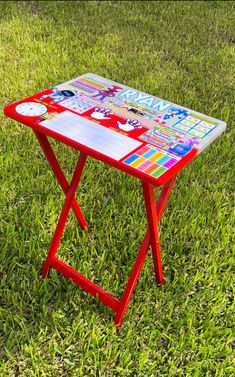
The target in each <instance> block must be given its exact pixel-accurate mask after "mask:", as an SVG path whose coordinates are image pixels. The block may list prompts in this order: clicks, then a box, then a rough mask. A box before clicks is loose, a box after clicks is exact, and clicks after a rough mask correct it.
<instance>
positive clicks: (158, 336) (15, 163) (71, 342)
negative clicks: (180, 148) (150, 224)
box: [0, 1, 235, 377]
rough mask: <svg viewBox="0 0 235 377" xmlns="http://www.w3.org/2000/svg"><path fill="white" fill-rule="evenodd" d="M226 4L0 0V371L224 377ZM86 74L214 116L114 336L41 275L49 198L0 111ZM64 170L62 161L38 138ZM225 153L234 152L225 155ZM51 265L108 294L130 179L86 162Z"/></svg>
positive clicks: (229, 43) (128, 232)
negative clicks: (216, 122)
mask: <svg viewBox="0 0 235 377" xmlns="http://www.w3.org/2000/svg"><path fill="white" fill-rule="evenodd" d="M234 25H235V2H223V1H221V2H220V1H219V2H217V1H216V2H205V1H203V2H187V1H185V2H181V1H178V2H170V1H169V2H153V1H151V2H144V1H143V2H116V1H108V2H90V1H89V2H70V1H67V2H65V1H64V2H54V1H53V2H34V1H20V2H10V1H1V2H0V78H1V89H0V92H1V96H0V107H1V114H0V117H1V122H0V128H1V130H0V148H1V149H0V150H1V154H0V165H1V170H0V182H1V190H0V204H1V207H0V208H1V220H0V377H4V376H6V377H11V376H22V377H30V376H35V377H36V376H40V377H41V376H42V377H43V376H46V377H47V376H56V377H59V376H61V377H62V376H66V377H67V376H74V377H77V376H89V377H90V376H96V377H98V376H101V377H106V376H138V377H139V376H153V377H155V376H160V377H161V376H166V377H171V376H193V377H201V376H213V377H214V376H215V377H219V376H234V375H235V363H234V357H235V355H234V349H233V346H234V344H233V341H234V335H235V332H234V316H233V315H234V312H235V310H234V309H235V306H234V290H233V289H234V286H235V279H234V267H235V266H234V238H233V231H234V223H235V221H234V220H235V216H234V186H235V181H234V176H235V175H234V153H232V152H234V132H233V130H234V126H235V124H234V119H235V113H234V93H235V90H234V88H235V81H234V77H235V45H234V42H235V31H234ZM85 72H94V73H97V74H99V75H101V76H106V77H108V78H111V79H114V80H115V81H118V82H121V83H124V84H126V85H128V86H132V87H136V88H137V89H139V90H141V91H145V92H149V93H152V94H153V95H157V96H159V97H161V98H165V99H168V100H170V101H172V102H174V103H178V104H181V105H184V106H186V107H189V108H192V109H195V110H197V111H199V112H202V113H205V114H208V115H211V116H214V117H217V118H219V119H222V120H224V121H226V122H227V123H228V127H227V132H226V133H225V134H223V136H222V137H220V138H219V139H217V140H216V141H215V142H214V143H213V144H212V145H211V147H210V148H208V149H207V150H206V151H205V152H203V154H202V155H200V156H199V157H198V158H197V159H196V160H194V161H193V162H192V163H191V164H189V165H188V166H187V167H186V168H185V169H184V170H183V171H182V172H181V173H180V174H179V177H178V180H177V182H176V185H175V188H174V190H173V192H172V195H171V198H170V200H169V203H168V206H167V209H166V211H165V213H164V216H163V218H162V220H161V226H160V231H161V246H162V257H163V264H164V273H165V280H166V283H165V285H164V286H162V287H158V286H156V284H155V280H154V272H153V264H152V260H151V253H149V255H148V257H147V260H146V263H145V266H144V269H143V271H142V274H141V276H140V279H139V281H138V283H137V286H136V289H135V292H134V295H133V298H132V300H131V304H130V306H129V308H128V310H127V312H126V315H125V318H124V323H123V326H122V327H121V330H120V332H119V333H118V334H116V332H115V328H114V325H113V322H112V318H113V314H112V312H111V311H110V310H109V309H107V308H106V307H105V306H103V305H102V304H99V303H98V302H96V300H95V299H94V298H93V297H91V296H90V295H88V294H86V293H84V292H83V291H82V290H81V289H80V288H78V287H77V286H76V285H75V284H73V283H72V282H71V281H70V280H68V279H66V278H64V277H62V276H60V275H59V274H58V273H57V272H56V271H52V272H51V274H50V277H49V278H48V279H46V280H44V281H42V280H41V279H40V274H39V273H40V269H41V266H42V263H43V261H44V258H45V256H46V253H47V248H48V246H49V243H50V240H51V237H52V235H53V232H54V230H55V225H56V222H57V218H58V214H59V212H60V208H61V206H62V204H63V200H64V197H63V194H62V193H61V191H60V189H59V187H58V184H57V182H56V181H55V179H54V178H53V174H52V173H51V171H50V170H49V168H48V165H47V163H46V162H45V160H44V157H43V155H42V153H41V150H40V148H39V146H38V144H37V142H36V138H35V137H34V135H33V132H31V131H30V130H29V129H28V128H26V127H24V126H22V125H20V124H17V123H16V122H14V121H12V120H10V119H9V118H6V117H4V116H3V112H2V109H3V107H4V106H5V105H7V104H9V103H11V102H13V101H15V100H17V99H21V98H24V97H26V96H29V95H31V94H34V93H36V92H38V91H41V90H42V89H47V88H50V87H51V86H54V85H55V84H58V83H61V82H64V81H67V80H68V79H70V78H73V77H75V76H78V75H80V74H82V73H85ZM53 146H54V147H55V150H56V152H57V153H58V154H59V160H60V162H61V165H62V167H63V168H64V169H65V171H66V172H67V174H68V177H71V172H72V171H73V167H74V164H75V162H76V159H77V155H78V154H77V152H76V151H73V150H71V149H69V148H67V147H65V146H62V145H61V144H58V143H56V142H53ZM232 148H233V151H232ZM77 199H78V201H79V203H81V207H82V210H83V212H84V214H85V217H86V219H87V220H88V222H89V224H90V225H91V228H92V232H91V233H90V234H89V235H87V234H86V233H84V232H82V231H81V230H80V229H79V227H78V226H77V223H76V220H75V217H74V216H73V215H71V216H70V218H69V221H68V226H67V228H66V231H65V234H64V237H63V240H62V243H61V246H60V248H59V252H58V256H59V257H61V258H62V259H63V260H65V261H69V263H70V264H71V265H72V266H74V267H75V268H77V269H78V270H79V271H80V272H81V273H83V274H85V275H86V276H87V277H88V278H90V279H92V280H93V281H95V282H96V283H98V284H100V285H101V286H102V287H103V288H104V289H105V290H108V291H110V292H111V293H113V294H114V295H116V296H117V297H120V294H121V292H122V290H123V287H124V285H125V283H126V280H127V278H128V275H129V273H130V270H131V268H132V264H133V261H134V259H135V256H136V252H137V250H138V248H139V245H140V242H141V240H142V237H143V235H144V232H145V229H146V219H145V211H144V206H143V199H142V196H141V185H140V182H139V181H137V180H136V179H134V178H132V177H131V176H128V175H126V174H124V173H122V172H118V171H117V170H115V169H114V168H111V167H108V166H106V165H105V164H102V163H99V162H97V161H95V160H92V159H91V158H90V159H89V160H88V164H87V167H86V169H85V172H84V175H83V179H82V182H81V187H80V190H79V192H78V194H77Z"/></svg>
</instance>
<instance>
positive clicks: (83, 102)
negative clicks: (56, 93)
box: [60, 93, 100, 114]
mask: <svg viewBox="0 0 235 377" xmlns="http://www.w3.org/2000/svg"><path fill="white" fill-rule="evenodd" d="M99 104H100V103H99V102H98V101H96V100H95V99H93V98H91V97H89V96H87V95H85V94H83V93H78V94H77V95H76V96H74V97H71V98H68V99H65V100H63V101H62V102H60V105H62V106H63V107H65V108H66V109H69V110H73V111H75V112H76V113H78V114H82V113H84V112H86V111H87V110H90V109H92V108H93V107H95V106H98V105H99Z"/></svg>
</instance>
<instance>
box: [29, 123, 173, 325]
mask: <svg viewBox="0 0 235 377" xmlns="http://www.w3.org/2000/svg"><path fill="white" fill-rule="evenodd" d="M34 133H35V135H36V137H37V139H38V141H39V143H40V145H41V148H42V150H43V152H44V154H45V157H46V158H47V160H48V162H49V164H50V166H51V168H52V170H53V172H54V174H55V176H56V178H57V180H58V182H59V184H60V185H61V187H62V189H63V191H64V193H65V196H66V198H65V202H64V205H63V208H62V211H61V213H60V217H59V220H58V223H57V226H56V230H55V233H54V236H53V238H52V241H51V245H50V248H49V251H48V255H47V258H46V261H45V263H44V265H43V268H42V272H41V274H42V277H43V278H45V277H46V276H47V274H48V272H49V270H50V269H51V268H54V269H56V270H57V271H58V272H60V273H61V274H63V275H64V276H66V277H68V278H69V279H72V280H73V281H74V282H75V283H76V284H77V285H78V286H80V287H81V288H82V289H84V290H85V291H87V292H89V293H90V294H91V295H93V296H94V297H97V298H98V300H99V301H100V302H102V303H103V304H105V305H106V306H108V307H110V308H111V309H112V310H113V311H114V313H115V317H114V323H115V326H116V329H117V331H118V330H119V328H120V326H121V323H122V321H123V317H124V315H125V312H126V310H127V307H128V304H129V302H130V299H131V296H132V293H133V291H134V288H135V285H136V283H137V280H138V277H139V275H140V272H141V270H142V268H143V264H144V261H145V258H146V255H147V252H148V250H149V246H150V245H151V249H152V257H153V262H154V271H155V276H156V281H157V283H158V284H163V282H164V278H163V272H162V261H161V254H160V240H159V234H158V223H159V221H160V218H161V216H162V213H163V211H164V208H165V206H166V204H167V200H168V198H169V195H170V192H171V190H172V187H173V184H174V181H175V177H176V176H174V177H172V178H171V179H170V180H169V181H168V182H167V183H165V185H164V186H163V188H162V191H161V193H160V196H159V199H158V201H157V203H156V201H155V197H154V186H152V185H151V184H150V183H147V182H144V181H142V186H143V195H144V201H145V207H146V214H147V219H148V229H147V231H146V234H145V236H144V239H143V241H142V244H141V246H140V249H139V252H138V255H137V258H136V260H135V263H134V266H133V268H132V271H131V274H130V277H129V280H128V282H127V285H126V288H125V290H124V293H123V295H122V297H121V299H120V300H118V299H117V298H115V297H114V296H112V295H110V294H109V293H107V292H106V291H104V290H103V289H102V288H101V287H99V286H98V285H97V284H95V283H93V282H92V281H90V280H89V279H87V278H86V277H84V276H83V275H81V274H80V273H79V272H77V271H76V270H74V269H73V268H72V267H70V266H68V265H67V264H65V263H64V262H62V261H61V260H60V259H58V258H57V257H56V252H57V249H58V246H59V243H60V239H61V237H62V234H63V231H64V227H65V224H66V221H67V218H68V215H69V211H70V208H72V209H73V210H74V212H75V215H76V217H77V219H78V221H79V224H80V225H81V227H82V228H84V229H87V230H89V227H88V225H87V223H86V220H85V218H84V216H83V215H82V212H81V209H80V207H79V205H78V203H77V202H76V200H75V198H74V196H75V193H76V190H77V187H78V185H79V181H80V178H81V175H82V171H83V169H84V166H85V163H86V158H87V155H86V154H85V153H84V152H80V156H79V158H78V162H77V164H76V167H75V170H74V174H73V177H72V180H71V183H70V185H69V184H68V182H67V180H66V178H65V176H64V173H63V171H62V169H61V167H60V165H59V163H58V161H57V158H56V156H55V154H54V152H53V150H52V148H51V145H50V143H49V141H48V139H47V136H46V135H44V134H42V133H40V132H38V131H35V130H34Z"/></svg>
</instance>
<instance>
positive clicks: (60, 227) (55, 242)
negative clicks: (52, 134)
mask: <svg viewBox="0 0 235 377" xmlns="http://www.w3.org/2000/svg"><path fill="white" fill-rule="evenodd" d="M86 157H87V156H86V155H85V154H84V153H82V152H81V153H80V156H79V159H78V162H77V165H76V168H75V171H74V174H73V178H72V181H71V184H70V186H69V189H68V192H67V194H66V199H65V202H64V206H63V208H62V211H61V213H60V217H59V221H58V223H57V226H56V230H55V233H54V236H53V238H52V241H51V246H50V249H49V252H48V255H47V259H46V261H45V263H44V265H43V268H42V277H45V276H46V275H47V273H48V270H49V268H50V262H51V260H52V258H53V257H55V254H56V251H57V249H58V246H59V243H60V239H61V236H62V234H63V231H64V227H65V223H66V221H67V218H68V214H69V210H70V208H71V206H72V203H73V200H74V195H75V193H76V189H77V187H78V184H79V181H80V178H81V174H82V171H83V167H84V165H85V162H86Z"/></svg>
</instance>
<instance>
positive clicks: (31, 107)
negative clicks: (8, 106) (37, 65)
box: [15, 102, 47, 117]
mask: <svg viewBox="0 0 235 377" xmlns="http://www.w3.org/2000/svg"><path fill="white" fill-rule="evenodd" d="M15 111H16V112H17V113H18V114H20V115H24V116H28V117H35V116H39V115H43V114H45V113H46V112H47V107H46V106H45V105H42V104H41V103H37V102H23V103H20V104H19V105H17V106H16V107H15Z"/></svg>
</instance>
